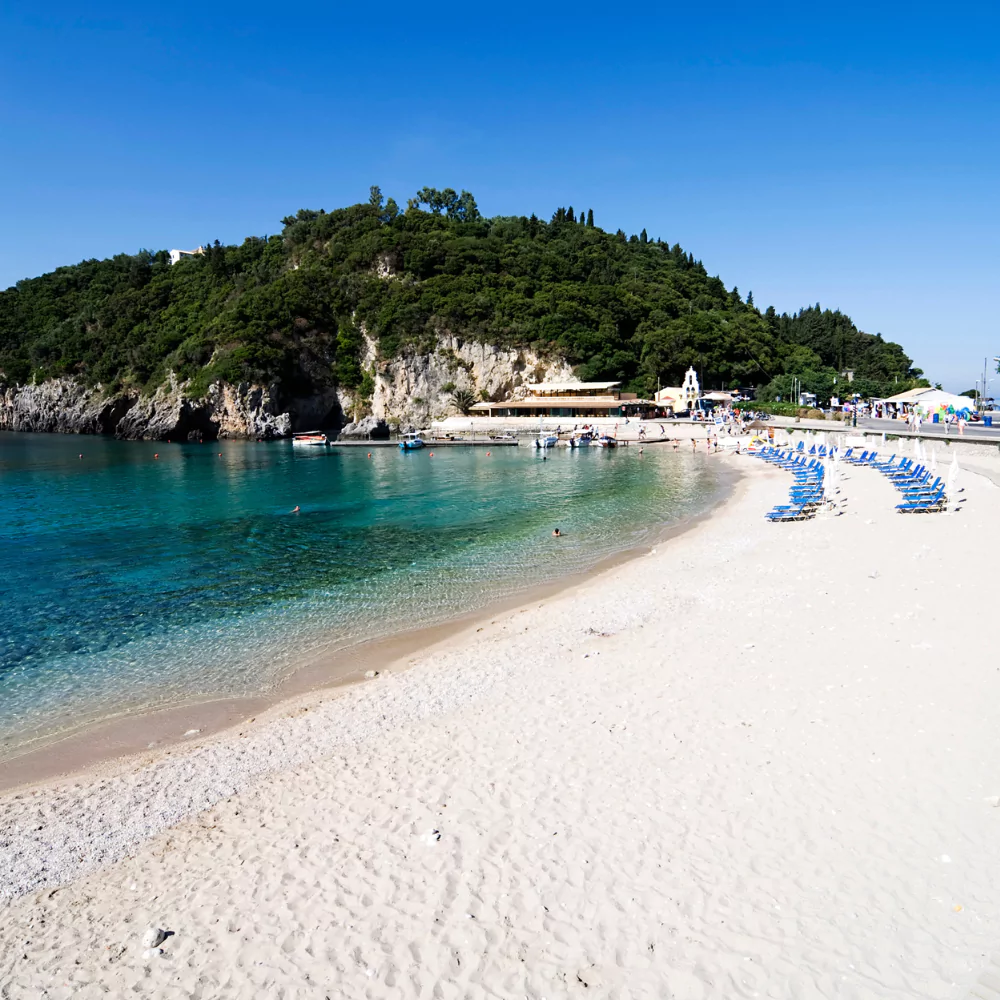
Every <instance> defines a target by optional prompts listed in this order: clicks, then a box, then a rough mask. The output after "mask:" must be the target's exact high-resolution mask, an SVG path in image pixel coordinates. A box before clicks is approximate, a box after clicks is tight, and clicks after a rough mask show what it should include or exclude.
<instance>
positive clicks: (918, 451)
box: [913, 438, 924, 462]
mask: <svg viewBox="0 0 1000 1000" xmlns="http://www.w3.org/2000/svg"><path fill="white" fill-rule="evenodd" d="M913 457H914V458H915V459H916V460H917V461H918V462H922V461H923V460H924V450H923V448H921V447H920V438H914V439H913Z"/></svg>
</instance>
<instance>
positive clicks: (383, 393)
mask: <svg viewBox="0 0 1000 1000" xmlns="http://www.w3.org/2000/svg"><path fill="white" fill-rule="evenodd" d="M362 332H363V334H364V344H363V347H362V353H361V359H360V360H361V367H362V368H363V369H364V370H365V371H369V372H372V373H373V374H374V390H373V392H372V395H371V398H370V399H363V400H362V399H359V398H358V397H357V396H356V395H355V394H352V393H350V392H346V391H342V392H341V408H342V409H343V411H344V412H345V413H355V414H356V417H355V419H356V420H357V419H359V417H360V414H361V413H367V414H370V415H371V416H373V417H374V418H376V419H377V420H381V421H385V423H386V424H387V425H388V426H389V427H391V428H400V427H409V426H413V427H426V426H427V425H428V424H429V423H430V422H431V421H432V420H441V419H443V418H444V417H448V416H454V415H455V408H454V407H453V406H452V404H451V394H452V393H453V392H454V391H455V390H456V389H467V390H469V391H470V392H472V393H473V394H474V395H475V396H476V398H477V399H480V398H484V397H485V398H487V399H503V398H506V397H508V396H511V395H513V396H515V397H516V396H517V395H518V394H519V393H520V394H522V395H523V394H524V393H525V392H526V391H527V389H526V388H522V386H527V385H530V384H532V383H536V382H542V381H548V382H572V381H575V378H574V376H573V369H572V368H571V367H570V366H569V364H567V363H566V361H565V360H563V359H562V358H559V357H555V356H549V355H544V354H541V353H540V352H537V351H533V350H530V349H528V348H520V349H517V348H509V349H508V348H503V347H496V346H494V345H492V344H482V343H479V342H478V341H471V340H463V339H462V338H461V337H457V336H455V335H453V334H451V333H448V332H442V333H441V334H440V335H439V336H438V339H437V342H436V343H435V344H434V346H433V347H431V348H429V349H427V350H425V351H419V352H418V351H406V352H404V353H403V354H401V355H400V356H399V357H395V358H389V359H384V358H380V357H379V355H378V345H377V343H376V342H375V340H373V339H372V338H371V337H369V336H368V334H367V332H365V331H364V330H362ZM359 411H360V413H359Z"/></svg>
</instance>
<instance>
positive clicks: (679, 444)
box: [671, 438, 681, 451]
mask: <svg viewBox="0 0 1000 1000" xmlns="http://www.w3.org/2000/svg"><path fill="white" fill-rule="evenodd" d="M671 444H673V446H674V451H677V449H678V448H679V447H680V446H681V443H680V441H678V440H677V438H674V440H673V441H672V442H671Z"/></svg>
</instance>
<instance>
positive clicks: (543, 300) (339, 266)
mask: <svg viewBox="0 0 1000 1000" xmlns="http://www.w3.org/2000/svg"><path fill="white" fill-rule="evenodd" d="M283 223H284V229H283V231H282V233H281V235H276V236H270V237H266V238H259V237H250V238H249V239H247V240H245V241H244V242H243V243H242V244H241V245H240V246H221V245H219V243H218V242H217V241H216V243H215V244H214V245H211V246H209V247H207V249H206V252H205V254H204V255H202V256H197V257H193V258H188V259H184V260H181V261H180V262H179V263H177V264H175V265H173V266H171V265H170V262H169V259H168V255H167V253H166V252H165V251H160V252H157V253H150V252H147V251H141V252H139V253H138V254H135V255H125V254H121V255H119V256H116V257H113V258H111V259H109V260H87V261H84V262H82V263H80V264H76V265H73V266H71V267H61V268H59V269H58V270H56V271H54V272H52V273H51V274H46V275H43V276H42V277H39V278H33V279H29V280H25V281H21V282H19V283H18V284H17V286H16V287H14V288H11V289H9V290H7V291H5V292H0V371H2V372H3V373H4V375H5V376H6V378H7V380H8V381H16V382H23V381H26V380H27V379H29V378H31V377H34V378H38V379H40V378H44V377H48V376H53V375H59V374H71V375H73V376H75V377H78V378H80V379H83V380H85V381H87V382H89V383H97V382H100V383H103V384H105V385H109V386H111V387H113V388H114V387H118V386H121V385H125V384H130V385H133V386H138V387H145V388H147V389H150V388H152V387H155V386H156V385H158V384H159V383H160V382H162V381H163V380H164V378H165V377H166V374H167V372H168V371H174V372H176V373H177V374H178V375H179V376H180V377H182V378H191V379H193V383H192V389H191V391H192V393H193V394H197V393H198V392H200V391H203V390H204V389H205V387H207V385H208V384H210V382H211V381H212V380H214V379H216V378H222V379H226V380H228V381H233V382H235V381H244V380H250V381H260V380H272V379H273V380H278V381H279V382H280V383H281V384H282V386H283V388H284V390H285V391H287V392H291V393H298V392H309V391H311V390H313V389H315V388H316V387H319V386H324V385H331V384H339V385H343V386H347V387H350V388H353V389H357V390H359V391H360V392H361V393H362V394H364V393H365V392H366V391H367V392H370V391H371V387H372V375H373V373H372V372H371V371H365V370H363V368H362V364H361V360H360V349H361V346H362V343H363V336H362V328H364V329H365V330H367V331H368V333H369V334H370V335H372V336H373V337H375V338H376V340H377V342H378V351H379V355H380V357H381V358H383V359H385V358H390V357H394V356H398V355H399V354H401V353H403V352H406V351H409V350H421V349H426V348H428V347H430V346H432V345H433V343H434V341H435V339H436V337H437V335H438V334H439V333H452V334H455V335H457V336H460V337H462V338H464V339H466V340H476V341H483V342H488V343H493V344H498V345H506V346H512V347H518V346H531V347H534V348H536V349H539V350H541V351H543V352H548V353H551V354H558V355H561V356H563V357H565V358H566V359H567V360H569V361H570V363H571V364H573V365H575V366H576V370H577V372H578V374H579V375H580V377H581V378H584V379H618V380H621V381H622V382H623V383H624V384H625V386H626V387H627V388H631V389H635V390H638V391H639V392H641V393H643V394H648V393H651V392H652V391H654V390H655V389H656V387H657V385H658V384H663V385H671V384H673V385H676V384H679V383H680V381H681V379H682V377H683V373H684V371H685V370H686V369H687V368H688V366H690V365H693V366H694V367H695V369H696V370H697V371H698V372H699V375H700V377H701V381H702V385H704V386H707V387H711V388H716V387H719V386H728V387H735V386H746V385H754V384H756V385H761V386H765V387H766V388H764V389H763V393H762V394H763V398H773V397H774V396H776V395H779V394H781V393H782V390H783V389H785V391H787V388H786V382H788V381H790V378H791V376H793V375H794V376H796V377H798V378H799V379H801V382H802V387H803V389H805V390H807V391H818V392H820V393H826V394H828V393H827V388H828V387H833V384H834V383H833V379H834V378H835V377H837V376H838V373H839V372H842V371H844V370H846V369H852V370H853V371H854V373H855V382H854V385H855V386H863V387H865V389H868V388H872V389H873V390H874V391H879V392H880V391H882V390H883V389H886V390H888V389H891V388H893V387H894V386H896V385H898V387H899V388H903V387H904V385H909V384H910V381H909V380H911V379H913V378H915V377H918V376H919V374H920V373H919V372H918V371H914V370H913V369H912V368H911V366H910V359H909V358H907V357H906V355H905V354H904V353H903V350H902V348H901V347H899V346H898V345H897V344H892V343H888V342H886V341H884V340H882V338H881V337H880V336H872V335H869V334H865V333H861V332H860V331H858V329H857V328H856V327H855V326H854V324H853V323H852V322H851V321H850V319H848V318H847V317H846V316H844V315H842V314H841V313H839V312H830V311H829V310H820V308H819V306H816V307H815V308H809V309H805V310H803V311H801V312H799V313H797V314H796V315H793V316H788V315H778V314H776V313H775V311H774V310H773V309H768V310H767V311H765V312H763V313H762V312H760V311H759V310H758V309H757V308H756V307H755V306H754V304H753V296H752V295H748V296H747V298H746V300H744V299H743V298H742V297H741V296H740V294H739V292H738V290H737V289H736V288H733V289H732V290H727V289H726V287H725V286H724V285H723V283H722V281H721V280H719V278H717V277H711V276H710V275H709V274H708V272H707V271H706V270H705V268H704V267H703V265H702V264H701V262H700V261H698V260H696V259H695V258H694V257H693V256H692V255H691V254H690V253H688V252H686V251H684V250H683V249H682V248H681V247H680V246H679V245H678V244H674V245H673V246H670V245H668V244H667V243H666V242H664V241H662V240H659V239H657V240H651V239H649V238H648V237H647V235H646V232H645V230H644V231H643V232H642V234H641V235H640V236H631V237H628V236H626V235H625V234H624V233H623V232H621V231H620V230H619V231H618V232H617V233H609V232H605V231H603V230H602V229H599V228H598V227H597V226H595V224H594V217H593V212H592V211H589V212H587V213H586V215H585V214H584V213H583V212H582V211H581V212H580V213H579V214H578V215H577V214H576V213H574V210H573V209H572V208H566V209H562V208H560V209H559V210H558V211H557V212H556V213H555V215H554V216H553V217H552V219H551V220H550V221H548V222H544V221H542V220H540V219H538V218H536V217H535V216H534V215H532V216H530V217H526V216H510V217H496V218H492V219H487V218H483V217H482V216H481V215H480V213H479V210H478V208H477V206H476V203H475V200H474V199H473V197H472V196H471V195H470V194H469V193H468V192H464V191H463V192H462V193H461V194H456V192H454V191H452V190H450V189H447V190H444V191H437V190H435V189H431V188H424V189H423V190H421V191H420V192H418V194H417V196H416V198H414V199H411V200H410V202H409V204H408V207H407V208H406V210H405V211H401V210H400V209H399V208H398V206H397V205H396V203H395V202H394V201H393V200H392V199H391V198H390V199H389V200H388V202H385V201H384V200H383V198H382V195H381V192H380V191H379V190H378V189H377V188H373V189H372V194H371V198H370V200H369V201H368V202H367V203H365V204H359V205H352V206H351V207H349V208H342V209H337V210H336V211H333V212H324V211H307V210H302V211H299V212H298V213H297V214H296V215H294V216H289V217H288V218H286V219H284V220H283ZM862 391H865V390H864V389H863V390H862ZM786 398H787V397H786Z"/></svg>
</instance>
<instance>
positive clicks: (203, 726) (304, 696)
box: [0, 453, 743, 803]
mask: <svg viewBox="0 0 1000 1000" xmlns="http://www.w3.org/2000/svg"><path fill="white" fill-rule="evenodd" d="M701 457H708V458H726V457H728V456H724V455H722V454H721V453H720V454H719V455H712V456H701ZM716 475H717V477H718V482H717V485H716V488H715V490H714V491H713V493H712V494H711V495H710V496H709V498H708V500H709V502H708V506H707V507H706V509H705V510H703V511H701V512H699V513H698V514H695V515H692V516H689V517H683V518H682V519H681V520H679V521H675V522H671V523H668V524H661V525H659V526H654V527H653V528H651V530H652V532H653V537H652V538H651V539H650V540H649V541H647V542H644V543H643V544H642V545H638V546H631V547H629V548H626V549H622V550H620V551H618V552H615V553H612V554H611V555H608V556H605V557H603V558H601V559H599V560H598V561H597V562H596V563H595V564H594V565H593V566H591V567H589V568H587V569H585V570H582V571H581V570H576V571H573V572H571V573H567V574H565V575H562V576H559V577H557V578H555V579H553V580H550V581H547V582H545V583H540V584H536V585H534V586H530V587H527V588H522V589H518V590H515V591H512V592H511V593H509V594H507V595H505V596H504V597H501V598H498V599H496V600H493V601H490V602H488V603H487V604H486V605H484V606H483V607H481V608H476V609H473V610H470V611H462V612H458V613H456V614H455V615H452V616H451V617H449V618H447V619H445V620H443V621H440V622H435V623H432V624H428V625H422V626H417V627H414V628H408V629H404V630H402V631H400V632H393V633H389V634H387V635H382V636H377V637H375V638H372V639H366V640H362V641H360V642H356V643H352V644H350V645H347V646H343V647H340V648H336V649H332V650H328V651H326V652H324V653H321V654H319V655H318V656H312V657H310V658H308V659H305V660H303V661H302V662H300V663H299V664H298V665H297V666H295V667H294V668H293V669H292V670H291V671H290V672H289V673H288V674H287V675H286V676H285V677H283V678H282V679H281V681H280V682H278V684H277V685H276V686H275V687H274V688H273V689H272V690H270V691H266V692H262V693H260V694H258V695H252V696H246V697H235V698H234V697H221V698H209V699H204V700H195V701H189V702H180V703H177V704H175V705H169V706H166V707H163V708H156V709H152V710H139V711H135V712H128V713H125V714H122V715H118V716H113V717H111V718H106V719H100V720H96V721H93V722H87V723H85V724H84V725H83V726H82V727H80V728H77V729H72V730H69V731H66V732H64V733H62V734H59V735H56V736H54V737H53V738H51V739H47V740H46V742H44V744H43V745H41V746H36V747H34V748H30V749H27V750H25V751H24V752H22V753H17V754H15V755H13V756H11V757H8V758H6V759H4V760H3V761H0V803H2V800H3V799H4V798H6V797H8V796H11V795H17V794H19V793H23V792H28V791H33V790H37V789H39V788H44V787H45V786H48V785H50V784H57V783H59V782H62V781H65V780H70V779H75V778H84V777H86V776H88V775H93V776H100V777H106V776H109V775H111V774H113V773H115V771H116V770H117V769H119V768H122V769H124V768H128V767H135V766H143V765H148V764H153V763H155V762H156V761H157V759H159V758H160V757H161V756H163V755H172V754H174V753H176V752H179V751H183V750H185V749H191V750H194V749H196V748H197V747H199V746H202V745H204V744H205V743H206V742H208V741H210V740H213V739H218V738H225V737H226V735H227V734H231V733H232V732H234V731H236V730H237V729H239V728H241V727H242V728H246V727H248V726H250V725H253V726H261V725H265V724H266V723H267V722H269V721H272V720H273V719H274V718H276V717H281V716H282V715H283V714H286V713H288V712H292V711H295V710H297V709H300V707H301V705H302V704H303V703H305V702H309V701H313V700H315V701H319V702H322V701H324V700H327V699H329V698H333V697H337V696H338V695H340V694H343V693H344V692H345V691H349V690H352V689H354V688H355V687H358V686H361V685H364V684H365V683H367V682H368V680H369V679H368V678H366V677H365V674H366V673H367V672H368V671H370V670H376V671H378V672H379V673H380V674H382V673H387V672H394V673H398V672H400V670H405V669H408V667H409V665H411V664H412V662H414V659H415V658H416V657H418V656H420V655H426V654H428V653H429V652H431V651H432V650H433V649H434V648H435V647H436V646H438V645H439V644H441V643H443V642H448V641H450V640H453V639H454V638H455V637H457V636H460V635H462V634H463V633H465V632H467V631H470V630H471V629H473V628H475V627H477V626H485V625H486V623H487V622H489V621H491V619H495V618H499V617H507V616H510V615H514V614H517V613H518V612H519V611H521V610H522V609H524V608H527V607H528V606H529V605H534V604H537V603H538V602H539V601H542V602H544V601H547V600H552V599H554V598H556V597H559V596H562V595H565V594H569V593H572V592H573V591H575V590H576V589H578V588H579V587H580V586H582V585H585V584H586V583H588V582H590V581H594V580H597V579H599V578H600V577H602V576H604V575H606V574H608V573H611V572H613V571H614V570H616V569H618V568H620V567H622V566H624V565H626V564H628V563H630V562H633V561H635V560H636V559H639V558H641V557H642V556H644V555H647V554H648V553H649V552H650V550H651V549H653V548H655V547H656V546H658V545H661V544H664V543H666V542H668V541H670V540H671V539H673V538H676V537H679V536H680V535H683V534H684V533H686V532H687V531H690V530H692V529H693V528H694V527H696V526H697V525H698V524H700V523H701V522H703V521H704V520H707V519H709V518H711V517H712V515H713V513H715V512H716V511H717V510H718V509H719V508H720V507H722V506H724V505H725V504H726V503H727V502H729V501H730V500H731V499H732V498H733V497H734V495H735V493H736V492H737V490H738V489H739V485H740V482H741V480H742V479H743V472H742V470H740V469H738V468H734V467H733V466H732V465H731V464H730V465H722V463H717V471H716ZM494 624H495V622H494ZM407 661H409V662H407ZM191 730H197V732H196V733H193V734H191V735H190V736H189V735H188V733H189V732H190V731H191ZM41 739H46V738H45V737H42V738H41Z"/></svg>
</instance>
